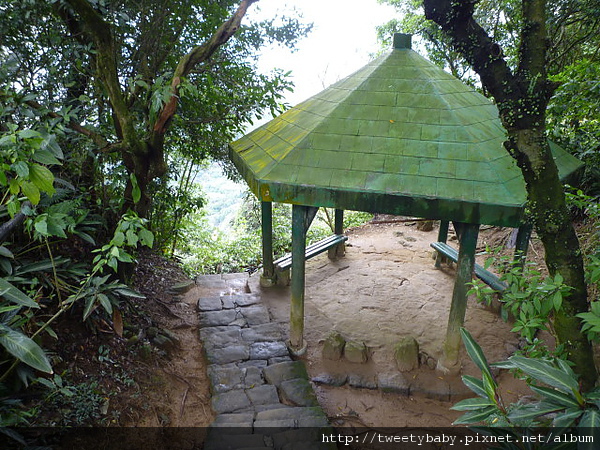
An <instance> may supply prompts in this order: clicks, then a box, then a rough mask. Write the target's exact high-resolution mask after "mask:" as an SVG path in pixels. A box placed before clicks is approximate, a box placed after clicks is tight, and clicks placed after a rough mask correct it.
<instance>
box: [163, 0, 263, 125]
mask: <svg viewBox="0 0 600 450" xmlns="http://www.w3.org/2000/svg"><path fill="white" fill-rule="evenodd" d="M258 1H259V0H242V2H241V3H240V5H239V6H238V8H237V10H236V11H235V13H233V15H232V16H231V17H230V18H229V19H228V20H227V21H226V22H224V23H223V24H222V25H221V26H220V27H219V28H218V29H217V31H216V32H215V33H214V34H213V35H212V37H211V38H210V39H209V40H208V41H207V42H205V43H204V44H202V45H198V46H196V47H194V48H193V49H192V50H191V51H190V52H189V53H188V54H187V55H185V56H184V57H183V58H182V59H181V61H179V64H178V65H177V68H176V69H175V73H174V75H173V78H172V80H171V90H172V93H171V98H170V99H169V101H168V102H167V103H166V104H165V106H164V107H163V108H162V111H161V112H160V114H159V116H158V118H157V120H156V122H155V124H154V127H153V131H154V132H155V133H159V134H164V133H165V132H166V129H167V127H168V124H169V122H170V120H171V119H172V118H173V116H174V115H175V112H176V110H177V104H178V102H179V97H178V93H179V86H180V85H181V79H182V78H183V77H186V76H187V75H189V73H190V72H191V71H192V69H194V67H196V66H197V65H198V64H200V63H201V62H203V61H206V60H207V59H208V58H210V57H211V56H212V55H213V54H214V53H215V52H216V51H217V49H218V48H219V47H220V46H222V45H223V44H225V43H226V42H227V41H228V40H229V39H230V38H231V37H232V36H233V35H234V34H235V33H236V32H237V30H238V29H239V27H240V24H241V22H242V18H243V17H244V15H245V14H246V12H247V11H248V8H249V7H250V5H252V4H253V3H256V2H258Z"/></svg>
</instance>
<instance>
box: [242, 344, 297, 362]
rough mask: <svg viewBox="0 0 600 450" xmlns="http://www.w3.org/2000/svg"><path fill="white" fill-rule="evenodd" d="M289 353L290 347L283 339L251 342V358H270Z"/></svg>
mask: <svg viewBox="0 0 600 450" xmlns="http://www.w3.org/2000/svg"><path fill="white" fill-rule="evenodd" d="M287 355H288V349H287V347H286V346H285V344H284V343H283V342H281V341H275V342H255V343H254V344H250V359H269V358H276V357H278V356H287Z"/></svg>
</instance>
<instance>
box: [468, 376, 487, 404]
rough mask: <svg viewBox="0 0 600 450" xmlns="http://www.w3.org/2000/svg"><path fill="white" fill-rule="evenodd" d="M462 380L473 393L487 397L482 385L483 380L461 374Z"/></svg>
mask: <svg viewBox="0 0 600 450" xmlns="http://www.w3.org/2000/svg"><path fill="white" fill-rule="evenodd" d="M462 381H463V383H464V385H465V386H467V387H468V388H469V389H471V390H472V391H473V392H474V393H475V394H477V395H479V396H480V397H483V398H485V399H487V396H488V395H487V392H485V389H484V387H483V381H482V380H480V379H478V378H475V377H472V376H470V375H463V376H462Z"/></svg>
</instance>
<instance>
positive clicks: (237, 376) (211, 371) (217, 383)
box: [207, 363, 244, 394]
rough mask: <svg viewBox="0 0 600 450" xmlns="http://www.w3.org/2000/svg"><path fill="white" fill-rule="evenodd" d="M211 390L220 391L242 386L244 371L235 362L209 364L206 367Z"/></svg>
mask: <svg viewBox="0 0 600 450" xmlns="http://www.w3.org/2000/svg"><path fill="white" fill-rule="evenodd" d="M207 373H208V378H209V380H210V385H211V391H212V392H213V393H217V394H219V393H222V392H227V391H231V390H233V389H241V388H242V387H244V373H243V371H242V369H240V368H239V367H237V366H236V365H235V364H233V363H231V364H226V365H218V364H211V365H210V366H208V368H207Z"/></svg>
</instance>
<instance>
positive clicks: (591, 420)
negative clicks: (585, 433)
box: [579, 408, 600, 428]
mask: <svg viewBox="0 0 600 450" xmlns="http://www.w3.org/2000/svg"><path fill="white" fill-rule="evenodd" d="M579 427H580V428H598V427H600V411H599V410H597V409H596V408H589V409H587V410H586V411H585V412H584V413H583V417H582V418H581V420H580V421H579Z"/></svg>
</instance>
